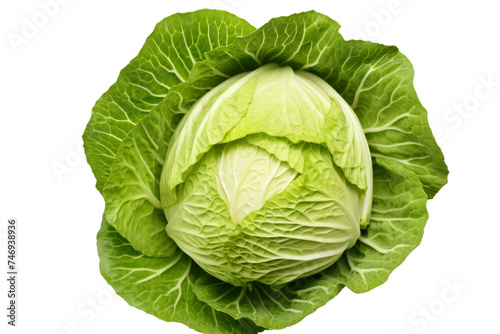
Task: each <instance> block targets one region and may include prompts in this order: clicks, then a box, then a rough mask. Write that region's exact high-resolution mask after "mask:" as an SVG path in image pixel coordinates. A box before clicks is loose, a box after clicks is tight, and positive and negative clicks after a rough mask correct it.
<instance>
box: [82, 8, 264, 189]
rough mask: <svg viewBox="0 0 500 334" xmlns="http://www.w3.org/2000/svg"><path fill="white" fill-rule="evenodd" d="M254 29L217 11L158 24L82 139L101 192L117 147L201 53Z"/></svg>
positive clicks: (178, 16) (99, 103) (171, 18)
mask: <svg viewBox="0 0 500 334" xmlns="http://www.w3.org/2000/svg"><path fill="white" fill-rule="evenodd" d="M253 30H255V28H254V27H252V26H251V25H250V24H249V23H247V22H246V21H245V20H243V19H240V18H239V17H237V16H235V15H233V14H230V13H227V12H223V11H217V10H208V9H205V10H199V11H196V12H192V13H182V14H180V13H179V14H174V15H172V16H169V17H167V18H165V19H163V20H162V21H161V22H159V23H158V24H157V25H156V27H155V29H154V31H153V33H152V34H151V35H150V36H149V37H148V38H147V40H146V42H145V44H144V46H143V47H142V49H141V50H140V52H139V54H138V55H137V56H136V57H135V58H134V59H132V61H131V62H130V64H128V65H127V66H126V67H125V68H123V69H122V70H121V72H120V75H119V76H118V79H117V81H116V82H115V83H114V84H113V85H112V86H111V87H110V88H109V90H108V91H107V92H106V93H104V94H103V95H102V96H101V98H100V99H99V100H98V101H97V103H96V104H95V106H94V108H93V109H92V116H91V118H90V121H89V123H88V125H87V128H86V129H85V133H84V135H83V138H84V147H85V154H86V156H87V161H88V163H89V164H90V166H91V167H92V171H93V172H94V175H95V177H96V179H97V184H96V187H97V189H98V190H99V191H101V192H102V190H103V187H104V185H105V183H106V181H107V179H108V177H109V174H110V169H111V165H112V163H113V161H114V159H115V157H116V154H117V151H118V148H119V147H120V145H121V143H122V141H123V139H124V138H125V137H126V136H127V134H128V133H129V132H130V131H131V130H132V129H133V128H134V127H135V126H136V125H137V123H138V122H139V120H140V119H141V118H142V117H144V116H145V115H147V114H148V113H149V112H150V111H151V110H152V109H153V108H155V107H156V106H157V105H158V104H159V103H160V102H161V101H162V100H163V99H164V97H165V96H166V95H167V93H168V91H169V90H170V89H171V88H172V87H174V86H176V85H178V84H179V83H181V82H185V81H186V80H187V78H188V76H189V73H190V72H191V69H192V68H193V66H194V65H195V64H196V63H197V62H200V61H202V60H204V59H205V53H206V52H207V51H210V50H212V49H215V48H217V47H220V46H223V45H229V44H230V43H232V42H233V41H234V40H235V38H236V37H238V36H244V35H247V34H249V33H251V32H252V31H253Z"/></svg>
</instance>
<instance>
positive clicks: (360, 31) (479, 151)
mask: <svg viewBox="0 0 500 334" xmlns="http://www.w3.org/2000/svg"><path fill="white" fill-rule="evenodd" d="M54 1H56V3H57V4H58V5H57V6H56V7H54V6H52V7H50V8H49V7H47V6H46V5H44V4H46V3H47V2H51V1H50V0H40V1H38V0H23V1H2V3H1V4H0V22H1V23H0V25H1V38H0V44H1V61H0V69H1V70H0V77H1V80H0V85H1V87H0V94H1V95H0V96H1V97H2V99H1V104H0V105H1V107H0V109H1V120H0V136H1V137H0V157H1V158H0V159H1V160H0V169H1V173H0V178H1V184H0V199H1V201H0V220H1V225H0V226H1V229H0V242H1V245H0V263H1V265H0V267H1V269H0V270H1V273H2V276H1V277H4V273H5V271H6V269H5V267H6V266H5V262H6V251H5V231H6V221H7V218H8V217H12V216H13V217H17V218H18V219H19V224H20V251H19V258H18V259H19V272H20V280H19V291H20V293H19V300H18V302H19V308H20V309H19V314H18V315H19V318H18V321H19V323H18V327H16V328H11V327H10V326H7V325H6V317H5V315H4V314H5V313H6V310H5V308H6V303H7V298H6V291H7V286H6V280H5V279H2V280H1V284H0V296H1V297H0V305H1V309H2V310H3V311H2V312H1V314H0V319H2V320H1V325H0V328H1V329H0V332H2V333H5V328H7V333H30V334H35V333H40V334H73V333H93V334H101V333H102V334H108V333H122V334H127V333H179V334H183V333H185V334H187V333H194V332H193V331H192V330H190V329H188V328H187V327H185V326H184V325H181V324H176V323H165V322H163V321H161V320H158V319H157V318H155V317H153V316H150V315H147V314H145V313H144V312H142V311H140V310H137V309H135V308H133V307H130V306H128V305H127V304H126V302H124V301H123V300H122V299H121V298H120V297H118V296H116V295H115V294H114V292H112V290H111V288H110V287H109V286H108V285H107V284H106V282H105V281H104V279H103V278H102V277H101V275H100V274H99V268H98V261H99V260H98V257H97V252H96V246H95V235H96V233H97V230H98V229H99V226H100V222H101V214H102V212H103V200H102V197H101V196H100V194H99V193H98V192H97V190H96V189H95V188H94V184H95V180H94V177H93V175H92V173H91V170H90V167H89V166H88V165H87V163H86V162H85V160H84V157H83V153H82V142H81V135H82V133H83V130H84V128H85V125H86V123H87V121H88V120H89V117H90V112H91V108H92V106H93V104H94V103H95V101H96V100H97V99H98V98H99V96H100V95H101V94H102V93H104V92H105V91H106V90H107V88H108V87H109V86H110V85H111V84H112V83H113V82H114V81H115V79H116V77H117V76H118V72H119V70H120V69H121V68H123V67H124V66H125V65H126V64H127V63H128V62H129V61H130V60H131V59H132V58H133V57H134V56H135V55H136V54H137V52H138V51H139V49H140V48H141V46H142V44H143V42H144V40H145V39H146V37H147V36H148V35H149V34H150V32H151V31H152V30H153V27H154V25H155V24H156V23H157V22H158V21H160V20H161V19H162V18H163V17H165V16H168V15H170V14H173V13H175V12H185V11H192V10H196V9H200V8H223V9H227V10H229V11H231V12H233V13H235V14H237V15H239V16H241V17H243V18H245V19H247V20H248V21H249V22H250V23H252V24H253V25H254V26H260V25H262V24H263V23H265V22H267V21H268V20H269V19H270V18H272V17H275V16H282V15H288V14H291V13H295V12H300V11H304V10H309V9H315V10H317V11H319V12H322V13H324V14H327V15H328V16H330V17H331V18H333V19H335V20H337V21H338V22H339V23H340V24H341V25H342V28H341V33H342V34H343V36H344V37H345V38H346V39H351V38H361V39H369V40H371V41H375V42H379V43H384V44H392V45H397V46H398V47H399V48H400V50H401V51H402V52H403V53H404V54H405V55H406V56H408V57H409V59H410V60H411V61H412V63H413V65H414V67H415V70H416V77H415V86H416V90H417V93H418V94H419V97H420V100H421V101H422V103H423V104H424V106H425V107H426V108H427V109H428V112H429V120H430V123H431V127H432V128H433V131H434V132H435V134H436V136H437V137H438V141H439V143H440V145H441V147H442V149H443V151H444V154H445V157H446V162H447V163H448V166H449V168H450V171H451V173H450V177H449V184H448V185H446V186H445V187H444V188H443V189H442V190H441V192H440V193H439V194H438V195H437V196H436V198H435V199H434V200H432V201H430V202H429V204H428V209H429V214H430V219H429V221H428V224H427V227H426V232H425V235H424V240H423V242H422V245H421V246H420V247H418V248H417V249H416V250H415V251H414V252H413V253H412V254H411V255H410V256H409V257H408V259H407V260H406V261H405V262H404V263H403V265H401V266H400V267H399V268H398V269H397V270H396V271H395V272H394V273H393V274H392V275H391V277H390V279H389V281H388V282H387V283H385V284H384V285H383V286H381V287H379V288H376V289H375V290H373V291H371V292H369V293H366V294H361V295H356V294H354V293H352V292H350V291H349V290H348V289H344V290H343V292H342V293H341V294H340V295H339V296H338V297H336V298H335V299H334V300H332V301H331V302H330V303H328V304H327V305H326V306H324V307H322V308H321V309H319V310H318V311H317V312H315V313H314V314H313V315H311V316H309V317H307V318H306V319H305V320H303V321H302V322H301V323H299V324H297V325H295V326H293V327H290V328H288V329H285V330H282V331H281V332H280V333H283V334H294V333H296V334H298V333H305V332H309V333H331V334H333V333H354V334H355V333H372V334H417V333H427V334H436V333H458V334H460V333H499V331H500V325H499V324H498V316H499V314H500V306H499V305H500V304H499V303H498V301H499V300H500V292H499V285H500V284H499V273H500V270H499V264H500V261H499V258H500V242H499V241H498V236H499V234H500V218H499V215H498V211H497V210H498V208H499V207H500V204H499V203H498V201H499V195H498V189H499V188H500V178H499V177H498V173H499V170H500V168H499V162H500V159H499V158H498V156H499V155H498V147H497V146H496V145H498V144H500V142H499V132H500V131H499V130H498V128H499V124H500V112H499V111H500V110H499V106H500V66H499V62H500V43H499V37H498V34H499V33H500V20H498V13H499V9H500V8H499V6H495V3H496V2H495V1H492V0H475V1H451V0H447V1H431V0H413V1H410V0H375V1H374V0H364V1H315V0H307V1H304V0H302V1H291V0H288V1H270V0H265V1H262V0H259V1H256V0H253V1H250V0H206V1H152V0H151V1H147V0H142V1H129V0H127V1H124V0H113V1H98V0H86V1H81V0H80V1H79V0H64V1H63V0H52V2H54ZM43 11H46V12H47V11H48V12H50V14H51V15H48V16H47V15H44V14H41V13H43ZM44 17H45V18H48V19H47V20H44ZM30 23H36V24H37V25H38V26H35V29H31V31H30V30H29V29H28V30H26V29H27V28H26V27H25V26H26V25H29V24H30ZM23 27H24V28H23ZM23 29H24V30H23ZM13 36H17V37H21V38H22V39H19V38H18V39H16V40H15V41H14V40H13ZM4 306H5V307H4Z"/></svg>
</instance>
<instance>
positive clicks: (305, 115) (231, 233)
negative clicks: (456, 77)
mask: <svg viewBox="0 0 500 334" xmlns="http://www.w3.org/2000/svg"><path fill="white" fill-rule="evenodd" d="M338 29H339V25H338V24H337V23H336V22H335V21H333V20H331V19H330V18H328V17H326V16H324V15H321V14H318V13H316V12H307V13H300V14H295V15H292V16H289V17H281V18H277V19H273V20H271V21H270V22H269V23H267V24H265V25H264V26H263V27H261V28H260V29H255V28H253V27H252V26H251V25H250V24H248V23H247V22H246V21H244V20H242V19H240V18H238V17H236V16H234V15H232V14H229V13H227V12H222V11H216V10H201V11H196V12H193V13H186V14H175V15H172V16H170V17H167V18H166V19H164V20H163V21H161V22H160V23H159V24H158V25H157V26H156V28H155V30H154V32H153V33H152V34H151V35H150V36H149V37H148V39H147V40H146V43H145V45H144V47H143V48H142V50H141V51H140V52H139V55H138V56H137V57H136V58H134V59H133V60H132V61H131V63H130V64H129V65H128V66H126V67H125V68H124V69H123V70H122V72H121V73H120V76H119V77H118V80H117V82H116V83H115V84H114V85H113V86H111V88H110V89H109V90H108V92H106V93H105V94H104V95H103V96H102V97H101V98H100V99H99V101H98V102H97V103H96V105H95V107H94V109H93V112H92V117H91V119H90V122H89V124H88V126H87V129H86V131H85V134H84V143H85V150H86V155H87V159H88V162H89V164H90V166H91V167H92V170H93V172H94V175H95V176H96V179H97V189H98V190H99V191H100V192H101V194H102V195H103V197H104V200H105V212H104V215H103V220H102V225H101V230H100V231H99V234H98V237H97V240H98V251H99V256H100V259H101V264H100V267H101V272H102V274H103V276H104V277H105V278H106V280H107V281H108V282H109V283H110V284H111V285H112V286H113V288H114V289H115V291H116V292H117V293H118V294H119V295H121V296H122V297H123V298H124V299H125V300H126V301H127V302H129V303H130V304H131V305H133V306H135V307H138V308H140V309H142V310H144V311H146V312H148V313H151V314H153V315H155V316H157V317H158V318H160V319H163V320H165V321H177V322H182V323H185V324H186V325H188V326H189V327H191V328H193V329H195V330H197V331H200V332H203V333H214V334H215V333H217V334H222V333H235V334H239V333H248V334H250V333H257V332H259V331H262V330H264V329H281V328H284V327H287V326H290V325H293V324H295V323H297V322H299V321H300V320H302V319H303V318H304V317H306V316H307V315H309V314H311V313H312V312H314V311H315V310H316V309H317V308H318V307H320V306H322V305H324V304H325V303H326V302H328V301H329V300H331V299H332V298H333V297H335V296H336V295H337V294H338V293H339V292H340V290H341V289H342V288H343V287H348V288H349V289H351V290H352V291H354V292H357V293H361V292H366V291H369V290H371V289H373V288H374V287H376V286H379V285H380V284H382V283H384V282H385V281H386V280H387V279H388V277H389V274H390V273H391V272H392V271H393V270H394V269H395V268H396V267H397V266H398V265H399V264H401V263H402V261H403V260H404V259H405V258H406V257H407V256H408V254H409V253H410V252H411V251H412V250H413V249H414V248H415V247H416V246H418V244H419V243H420V240H421V238H422V234H423V229H424V226H425V223H426V221H427V211H426V208H425V206H426V202H427V199H428V198H432V197H433V196H434V195H435V194H436V193H437V191H438V190H439V189H440V188H441V187H442V186H443V185H444V184H445V183H446V178H447V174H448V170H447V167H446V165H445V163H444V159H443V155H442V153H441V151H440V149H439V147H438V146H437V145H436V142H435V140H434V137H433V136H432V133H431V131H430V128H429V125H428V122H427V115H426V111H425V109H424V108H423V107H422V105H421V104H420V102H419V100H418V98H417V96H416V93H415V90H414V88H413V83H412V81H413V68H412V66H411V64H410V62H409V61H408V60H407V59H406V57H404V56H403V55H402V54H401V53H400V52H399V51H398V50H397V48H395V47H390V46H384V45H379V44H373V43H370V42H363V41H344V40H343V38H342V37H341V36H340V34H339V33H338Z"/></svg>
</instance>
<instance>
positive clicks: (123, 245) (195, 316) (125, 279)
mask: <svg viewBox="0 0 500 334" xmlns="http://www.w3.org/2000/svg"><path fill="white" fill-rule="evenodd" d="M97 248H98V252H99V258H100V259H101V262H100V269H101V273H102V275H103V276H104V278H105V279H106V281H107V282H108V283H109V284H110V285H111V286H112V287H113V289H115V291H116V293H117V294H118V295H120V296H121V297H122V298H123V299H125V300H126V301H127V303H129V304H130V305H131V306H134V307H137V308H139V309H141V310H143V311H145V312H147V313H149V314H152V315H154V316H156V317H158V318H160V319H162V320H165V321H175V322H182V323H184V324H186V325H187V326H189V327H191V328H193V329H194V330H196V331H199V332H203V333H207V334H254V333H258V332H260V331H262V330H263V328H259V327H258V326H256V325H255V323H253V322H252V321H251V320H246V319H241V320H235V319H234V318H232V317H231V316H229V315H228V314H226V313H223V312H219V311H216V310H214V309H212V308H211V307H210V306H208V305H207V304H206V303H204V302H202V301H200V300H199V299H198V298H197V297H196V295H195V294H194V292H193V286H194V281H195V280H196V279H197V278H198V277H200V276H202V275H203V274H204V273H203V271H202V270H201V269H200V268H199V267H197V266H196V264H195V263H193V261H192V260H191V259H190V258H188V257H187V256H186V255H185V254H183V253H182V252H181V251H180V250H178V251H176V252H175V253H174V254H173V255H172V256H171V257H168V258H150V257H147V256H144V254H141V253H140V252H138V251H136V250H135V249H134V248H132V247H131V246H130V243H129V242H128V241H127V240H126V239H125V238H123V237H122V236H121V235H120V234H119V233H118V232H117V231H116V230H115V229H114V228H113V227H112V226H111V225H109V224H108V223H107V222H106V219H103V222H102V225H101V229H100V231H99V233H98V235H97Z"/></svg>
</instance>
